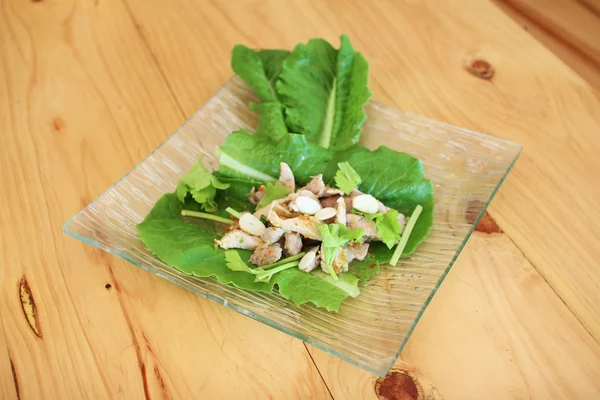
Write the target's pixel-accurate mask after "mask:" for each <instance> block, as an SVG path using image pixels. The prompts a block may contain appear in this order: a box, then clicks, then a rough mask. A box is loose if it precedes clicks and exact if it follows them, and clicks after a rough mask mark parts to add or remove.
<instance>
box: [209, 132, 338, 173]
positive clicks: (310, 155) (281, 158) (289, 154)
mask: <svg viewBox="0 0 600 400" xmlns="http://www.w3.org/2000/svg"><path fill="white" fill-rule="evenodd" d="M332 157H333V155H332V153H331V152H329V151H328V150H326V149H324V148H322V147H319V146H317V145H315V144H314V143H311V142H308V141H307V140H306V136H304V135H296V134H291V133H289V134H287V135H285V136H284V137H283V138H282V139H281V140H280V141H279V142H273V141H270V140H265V139H262V138H260V137H259V136H256V135H250V134H249V133H248V132H246V131H243V130H242V131H238V132H234V133H232V134H231V135H229V136H228V137H227V139H226V141H225V144H223V145H222V146H221V147H220V148H219V171H218V176H219V177H220V178H221V177H225V178H229V179H238V180H245V181H251V182H257V183H264V182H274V181H276V180H277V178H278V177H279V170H280V168H279V163H280V162H286V163H287V164H288V165H289V166H290V168H291V169H292V171H294V176H295V177H296V180H297V181H298V182H301V183H304V182H308V181H309V180H310V179H311V177H312V176H314V175H317V174H320V173H321V172H323V171H324V170H325V169H326V166H327V164H328V162H329V160H331V158H332ZM223 180H224V181H227V182H228V180H227V179H223Z"/></svg>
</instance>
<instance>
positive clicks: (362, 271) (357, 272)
mask: <svg viewBox="0 0 600 400" xmlns="http://www.w3.org/2000/svg"><path fill="white" fill-rule="evenodd" d="M387 260H389V257H386V259H385V261H380V260H378V259H377V258H376V257H374V256H372V255H370V256H368V257H367V258H365V259H364V260H362V261H354V262H352V263H351V264H350V266H349V267H348V272H349V273H351V274H352V275H354V276H356V277H357V278H358V282H359V284H360V285H364V284H366V283H367V281H368V280H369V279H371V277H373V276H375V275H379V273H380V272H381V267H380V265H381V264H382V263H384V262H386V261H387Z"/></svg>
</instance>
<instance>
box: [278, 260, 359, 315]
mask: <svg viewBox="0 0 600 400" xmlns="http://www.w3.org/2000/svg"><path fill="white" fill-rule="evenodd" d="M274 279H275V280H276V281H277V286H278V287H279V293H281V295H282V296H283V297H285V298H287V299H290V300H291V301H293V302H294V303H296V304H298V305H301V304H304V303H308V302H311V303H313V304H315V305H316V306H317V307H325V308H326V309H327V310H328V311H338V310H339V308H340V305H341V304H342V302H343V301H344V300H345V299H346V298H348V297H349V296H352V297H356V296H357V295H358V294H359V290H358V278H357V277H355V276H354V275H352V274H342V275H340V277H339V279H338V280H337V281H334V280H333V279H332V278H331V277H330V276H329V275H326V274H324V273H322V272H320V271H317V272H313V273H306V272H302V271H300V270H299V269H298V268H291V269H287V270H285V271H282V272H280V273H278V274H277V275H275V276H274Z"/></svg>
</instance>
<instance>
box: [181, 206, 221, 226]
mask: <svg viewBox="0 0 600 400" xmlns="http://www.w3.org/2000/svg"><path fill="white" fill-rule="evenodd" d="M181 215H182V216H183V217H194V218H202V219H209V220H211V221H216V222H221V223H223V224H227V225H231V224H233V221H232V220H230V219H227V218H224V217H219V216H218V215H213V214H209V213H203V212H200V211H190V210H181Z"/></svg>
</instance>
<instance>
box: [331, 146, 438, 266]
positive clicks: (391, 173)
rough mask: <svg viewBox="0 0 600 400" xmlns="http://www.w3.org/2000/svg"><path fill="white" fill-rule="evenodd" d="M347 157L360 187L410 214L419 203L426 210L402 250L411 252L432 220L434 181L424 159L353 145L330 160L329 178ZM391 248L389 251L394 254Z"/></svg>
mask: <svg viewBox="0 0 600 400" xmlns="http://www.w3.org/2000/svg"><path fill="white" fill-rule="evenodd" d="M342 161H347V162H349V163H350V165H352V168H354V170H355V171H356V172H357V173H358V175H360V177H361V179H362V183H361V184H360V185H359V186H358V189H359V190H361V191H362V192H364V193H369V194H370V195H372V196H374V197H375V198H376V199H378V200H379V201H381V202H382V203H383V204H385V205H386V206H388V207H391V208H393V209H396V210H398V211H400V212H401V213H403V214H404V215H405V216H409V215H410V214H411V213H412V212H413V210H414V209H415V207H416V206H417V205H418V204H420V205H421V206H423V212H422V213H421V216H420V217H419V220H418V221H417V224H416V225H415V227H414V230H413V232H412V234H411V236H410V239H409V240H408V243H407V245H406V247H405V248H404V252H403V254H405V255H406V254H410V253H412V252H413V251H414V250H415V249H416V247H417V246H418V245H419V243H421V242H422V241H423V240H424V239H425V237H426V236H427V234H428V233H429V229H430V228H431V225H432V224H433V206H434V201H433V184H432V183H431V181H430V180H428V179H425V177H424V175H423V164H422V163H421V160H418V159H416V158H414V157H413V156H411V155H409V154H406V153H401V152H397V151H394V150H392V149H390V148H389V147H386V146H381V147H379V148H378V149H377V150H375V151H371V150H369V149H367V148H365V147H363V146H360V145H354V146H352V147H350V148H348V149H347V150H344V151H342V152H339V153H337V155H336V159H335V160H334V162H332V163H330V165H329V166H328V170H327V172H326V173H325V174H324V177H325V178H326V179H329V181H331V179H332V178H333V176H334V174H335V172H336V170H337V163H338V162H342ZM391 254H392V252H389V256H391Z"/></svg>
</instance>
